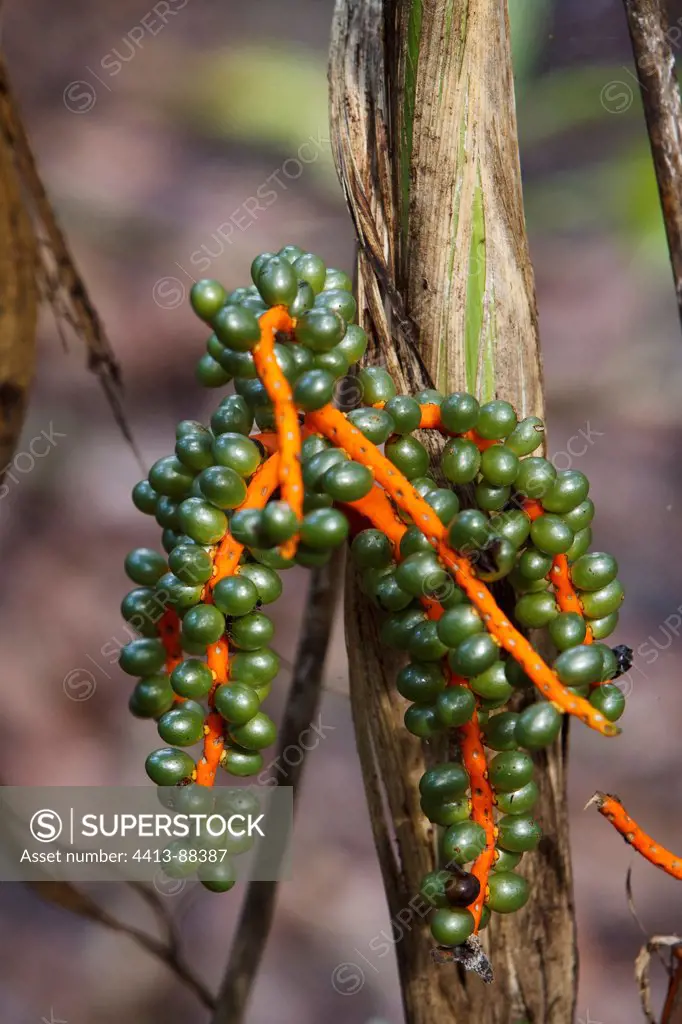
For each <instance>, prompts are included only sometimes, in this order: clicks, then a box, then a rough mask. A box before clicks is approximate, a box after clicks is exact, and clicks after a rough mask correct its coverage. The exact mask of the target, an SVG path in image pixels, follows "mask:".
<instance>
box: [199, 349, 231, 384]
mask: <svg viewBox="0 0 682 1024" xmlns="http://www.w3.org/2000/svg"><path fill="white" fill-rule="evenodd" d="M195 376H196V379H197V383H199V384H201V386H202V387H204V388H222V387H224V386H225V385H226V384H229V383H230V381H231V380H232V377H231V375H230V374H229V373H228V372H227V370H224V369H223V368H222V366H221V365H220V363H217V362H216V361H215V359H214V358H213V356H210V355H209V354H208V352H206V353H205V354H204V355H203V356H201V358H200V359H198V360H197V365H196V370H195Z"/></svg>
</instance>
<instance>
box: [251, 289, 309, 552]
mask: <svg viewBox="0 0 682 1024" xmlns="http://www.w3.org/2000/svg"><path fill="white" fill-rule="evenodd" d="M293 327H294V320H293V319H292V318H291V317H290V316H289V313H288V312H287V309H286V307H285V306H274V307H273V308H272V309H269V310H267V312H265V313H263V315H262V316H261V318H260V341H259V342H258V344H257V345H256V347H255V348H254V350H253V360H254V363H255V364H256V371H257V373H258V376H259V378H260V380H261V382H262V383H263V385H264V386H265V390H266V391H267V393H268V397H269V398H270V400H271V402H272V404H273V406H274V408H275V423H276V424H277V437H278V440H279V450H280V454H281V462H280V467H279V472H280V485H281V489H282V500H283V501H286V502H288V503H289V505H290V506H291V508H292V509H293V510H294V512H295V513H296V516H297V518H298V519H301V518H302V516H303V478H302V476H301V428H300V426H299V422H298V412H297V410H296V406H295V405H294V397H293V392H292V390H291V385H290V384H289V381H288V380H287V379H286V377H285V376H284V374H283V373H282V370H281V369H280V366H279V363H278V362H277V360H276V358H275V332H276V331H291V330H293ZM297 544H298V540H297V537H292V538H291V540H288V541H287V542H286V544H283V545H282V549H281V550H282V556H283V557H284V558H293V556H294V555H295V554H296V547H297Z"/></svg>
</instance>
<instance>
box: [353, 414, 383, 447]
mask: <svg viewBox="0 0 682 1024" xmlns="http://www.w3.org/2000/svg"><path fill="white" fill-rule="evenodd" d="M348 421H349V423H352V424H353V426H354V427H357V428H358V430H359V431H360V433H362V434H364V436H365V437H366V438H367V440H368V441H371V442H372V444H378V445H380V444H384V442H385V441H387V440H388V438H389V437H390V436H391V434H392V433H393V431H394V423H393V418H392V417H391V416H389V414H388V413H387V412H385V411H384V410H383V409H369V408H362V409H352V410H351V411H350V412H349V413H348Z"/></svg>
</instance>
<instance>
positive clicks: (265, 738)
mask: <svg viewBox="0 0 682 1024" xmlns="http://www.w3.org/2000/svg"><path fill="white" fill-rule="evenodd" d="M230 738H231V739H232V740H234V742H235V743H237V744H239V746H240V747H244V749H245V750H263V749H264V748H265V747H269V746H271V745H272V744H273V743H274V742H275V740H276V739H277V726H276V725H275V723H274V722H273V721H272V719H271V718H269V717H268V716H267V715H265V714H263V712H262V711H258V712H257V713H256V714H255V715H254V716H253V718H250V719H249V720H248V722H245V723H244V725H238V726H236V727H232V728H231V729H230Z"/></svg>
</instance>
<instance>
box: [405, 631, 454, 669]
mask: <svg viewBox="0 0 682 1024" xmlns="http://www.w3.org/2000/svg"><path fill="white" fill-rule="evenodd" d="M407 650H408V651H409V653H410V655H411V656H412V657H413V658H415V659H416V660H417V661H439V660H440V659H441V658H444V657H445V655H446V654H447V653H448V649H447V647H446V646H445V644H444V643H441V641H440V640H439V638H438V631H437V630H436V623H435V622H431V621H427V622H422V623H421V624H420V625H419V626H415V627H414V629H413V630H412V632H411V633H410V639H409V643H408V646H407Z"/></svg>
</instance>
